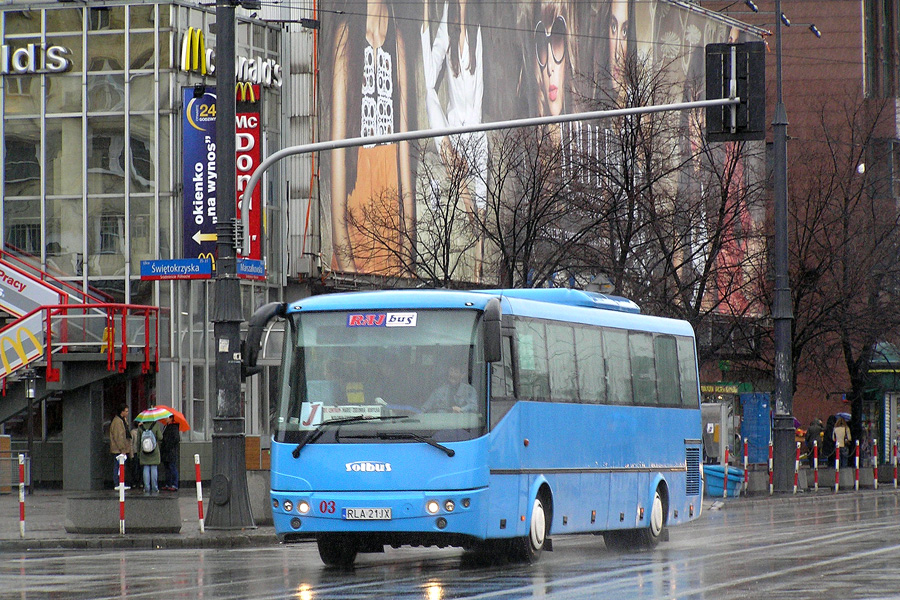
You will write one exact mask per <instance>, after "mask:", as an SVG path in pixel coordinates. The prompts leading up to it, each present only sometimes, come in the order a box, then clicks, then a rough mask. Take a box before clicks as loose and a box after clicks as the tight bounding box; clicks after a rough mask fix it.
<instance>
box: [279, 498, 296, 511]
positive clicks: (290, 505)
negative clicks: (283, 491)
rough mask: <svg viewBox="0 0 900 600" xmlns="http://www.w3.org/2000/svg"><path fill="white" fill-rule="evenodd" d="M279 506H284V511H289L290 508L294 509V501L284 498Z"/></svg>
mask: <svg viewBox="0 0 900 600" xmlns="http://www.w3.org/2000/svg"><path fill="white" fill-rule="evenodd" d="M281 506H283V507H284V512H291V511H292V510H294V503H293V502H291V501H290V500H285V501H284V502H282V503H281Z"/></svg>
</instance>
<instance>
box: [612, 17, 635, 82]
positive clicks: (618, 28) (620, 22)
mask: <svg viewBox="0 0 900 600" xmlns="http://www.w3.org/2000/svg"><path fill="white" fill-rule="evenodd" d="M609 12H610V14H609V72H610V75H611V76H612V78H613V80H614V81H617V82H621V80H622V71H623V70H624V68H625V56H626V54H627V52H628V28H629V27H630V26H631V23H630V22H629V21H630V19H629V15H628V1H627V0H611V1H610V11H609Z"/></svg>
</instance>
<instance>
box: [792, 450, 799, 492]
mask: <svg viewBox="0 0 900 600" xmlns="http://www.w3.org/2000/svg"><path fill="white" fill-rule="evenodd" d="M799 477H800V442H797V453H796V454H795V455H794V491H793V493H794V494H796V493H797V483H798V479H799Z"/></svg>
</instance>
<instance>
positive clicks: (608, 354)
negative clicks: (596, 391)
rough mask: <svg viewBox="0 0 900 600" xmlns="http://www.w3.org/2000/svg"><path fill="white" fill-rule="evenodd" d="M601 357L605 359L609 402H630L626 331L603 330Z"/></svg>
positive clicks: (629, 373) (632, 399) (632, 400)
mask: <svg viewBox="0 0 900 600" xmlns="http://www.w3.org/2000/svg"><path fill="white" fill-rule="evenodd" d="M603 357H604V358H605V359H606V381H607V398H608V400H609V402H610V404H631V403H632V402H634V397H633V396H632V395H631V360H630V358H629V356H628V332H627V331H624V330H622V329H612V328H610V329H604V330H603Z"/></svg>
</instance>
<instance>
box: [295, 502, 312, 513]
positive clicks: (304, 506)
mask: <svg viewBox="0 0 900 600" xmlns="http://www.w3.org/2000/svg"><path fill="white" fill-rule="evenodd" d="M297 512H299V513H300V514H301V515H305V514H306V513H308V512H309V502H307V501H306V500H301V501H300V502H298V503H297Z"/></svg>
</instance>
